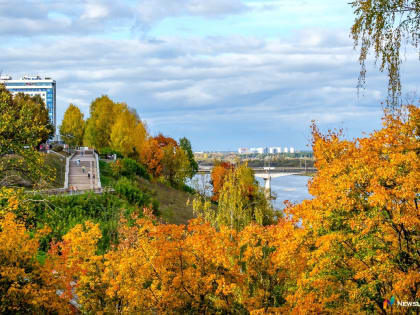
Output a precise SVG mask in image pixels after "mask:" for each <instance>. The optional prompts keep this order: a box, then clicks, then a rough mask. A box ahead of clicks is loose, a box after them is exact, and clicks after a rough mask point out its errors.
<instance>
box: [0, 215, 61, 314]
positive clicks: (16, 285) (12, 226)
mask: <svg viewBox="0 0 420 315" xmlns="http://www.w3.org/2000/svg"><path fill="white" fill-rule="evenodd" d="M37 251H38V239H37V238H36V237H35V238H31V237H30V236H29V233H28V232H27V231H26V228H25V226H24V225H23V224H22V223H17V222H16V220H15V215H14V214H12V213H7V214H6V215H5V216H4V218H2V219H0V261H1V264H0V279H1V281H0V296H1V303H0V312H1V313H10V312H12V313H51V312H58V313H62V314H63V313H66V312H67V313H68V312H69V305H68V304H66V302H65V301H63V300H61V299H60V298H59V296H58V295H57V294H56V290H57V288H58V287H57V281H56V278H55V277H54V275H53V273H52V272H51V271H52V270H51V269H49V268H47V267H44V266H41V265H40V264H39V263H38V261H37V259H36V255H37Z"/></svg>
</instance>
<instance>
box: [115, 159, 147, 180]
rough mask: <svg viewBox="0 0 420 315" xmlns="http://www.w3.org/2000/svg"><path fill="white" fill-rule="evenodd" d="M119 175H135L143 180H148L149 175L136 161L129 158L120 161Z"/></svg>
mask: <svg viewBox="0 0 420 315" xmlns="http://www.w3.org/2000/svg"><path fill="white" fill-rule="evenodd" d="M121 175H123V176H133V175H137V176H140V177H143V178H145V179H150V175H149V174H148V173H147V171H146V168H145V167H144V166H143V165H142V164H140V163H138V162H137V161H135V160H133V159H129V158H124V159H122V169H121Z"/></svg>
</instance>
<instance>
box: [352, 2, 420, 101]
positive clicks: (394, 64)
mask: <svg viewBox="0 0 420 315" xmlns="http://www.w3.org/2000/svg"><path fill="white" fill-rule="evenodd" d="M351 5H352V7H353V8H354V10H355V11H354V12H355V14H356V19H355V22H354V24H353V27H352V29H351V35H352V37H353V40H354V44H355V46H360V57H359V61H360V65H361V71H360V76H359V86H363V85H364V84H365V79H366V59H367V57H368V53H369V52H370V51H371V50H373V52H374V54H375V59H376V61H377V62H378V61H379V69H380V71H384V70H386V71H387V73H388V77H389V84H388V91H389V96H390V100H391V102H392V103H393V104H396V102H397V100H398V98H399V96H400V95H401V81H400V66H401V63H402V57H401V54H400V50H401V48H402V47H401V45H402V44H403V43H406V44H408V45H411V46H413V47H415V48H416V49H418V44H419V38H420V37H419V25H420V2H419V1H418V0H355V1H353V2H351Z"/></svg>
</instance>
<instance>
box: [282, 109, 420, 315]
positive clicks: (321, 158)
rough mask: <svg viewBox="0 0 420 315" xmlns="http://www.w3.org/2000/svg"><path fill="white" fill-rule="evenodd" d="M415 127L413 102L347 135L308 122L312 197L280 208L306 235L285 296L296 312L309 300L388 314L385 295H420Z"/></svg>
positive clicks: (419, 116) (327, 308)
mask: <svg viewBox="0 0 420 315" xmlns="http://www.w3.org/2000/svg"><path fill="white" fill-rule="evenodd" d="M419 130H420V109H419V108H418V107H415V106H409V107H405V108H403V109H401V110H400V111H399V113H398V115H395V113H394V115H390V114H386V116H385V118H384V128H383V129H381V130H379V131H376V132H374V133H372V134H371V135H370V136H369V137H366V138H360V139H356V140H354V141H348V140H341V139H340V134H339V133H333V132H332V133H329V134H327V135H322V134H321V133H320V132H319V131H318V130H317V129H316V128H315V127H314V129H313V135H314V145H313V149H314V155H315V158H316V167H317V169H318V173H317V175H316V176H315V177H314V179H313V181H312V182H311V183H310V185H309V191H310V193H311V194H312V195H313V196H314V198H313V199H312V200H307V201H304V202H303V203H302V204H300V205H296V206H295V207H293V208H291V210H290V211H287V213H288V214H289V215H290V217H294V218H295V220H300V224H301V226H302V229H304V230H305V231H306V233H307V237H306V239H312V241H311V242H308V243H307V246H308V247H307V249H308V250H309V251H310V258H309V259H308V267H307V271H306V272H305V273H302V275H301V278H300V279H299V280H298V283H299V289H298V290H297V291H296V292H295V294H294V297H291V298H290V300H291V301H292V300H293V301H295V303H296V304H294V307H295V312H298V313H299V312H301V313H302V312H304V311H303V309H302V308H303V305H304V303H305V302H308V301H311V303H312V304H316V305H318V307H320V309H319V312H321V313H322V312H328V313H334V312H337V311H338V310H343V309H345V310H347V311H349V312H350V313H353V314H356V313H377V314H379V313H381V314H387V313H388V311H387V310H386V309H385V308H384V300H385V299H387V298H388V299H389V298H390V297H391V296H395V297H397V299H398V300H402V301H416V300H418V299H419V297H420V296H419V290H418V288H419V286H420V275H419V273H418V270H419V266H420V255H419V246H420V245H419V244H420V238H419V230H420V212H419V206H418V203H419V202H418V198H419V191H420V154H419V152H420V149H419V148H420V137H419V135H420V132H419ZM385 306H386V305H385Z"/></svg>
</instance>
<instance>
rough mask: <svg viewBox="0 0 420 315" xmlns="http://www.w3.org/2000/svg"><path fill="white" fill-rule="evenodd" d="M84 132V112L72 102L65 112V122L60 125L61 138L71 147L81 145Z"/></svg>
mask: <svg viewBox="0 0 420 315" xmlns="http://www.w3.org/2000/svg"><path fill="white" fill-rule="evenodd" d="M84 132H85V121H84V119H83V113H82V112H81V111H80V109H79V108H78V107H77V106H75V105H73V104H70V105H69V107H68V108H67V110H66V112H65V113H64V117H63V122H62V123H61V126H60V135H61V139H63V141H64V142H65V143H67V144H68V145H69V146H71V147H76V146H81V145H82V144H83V135H84Z"/></svg>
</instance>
